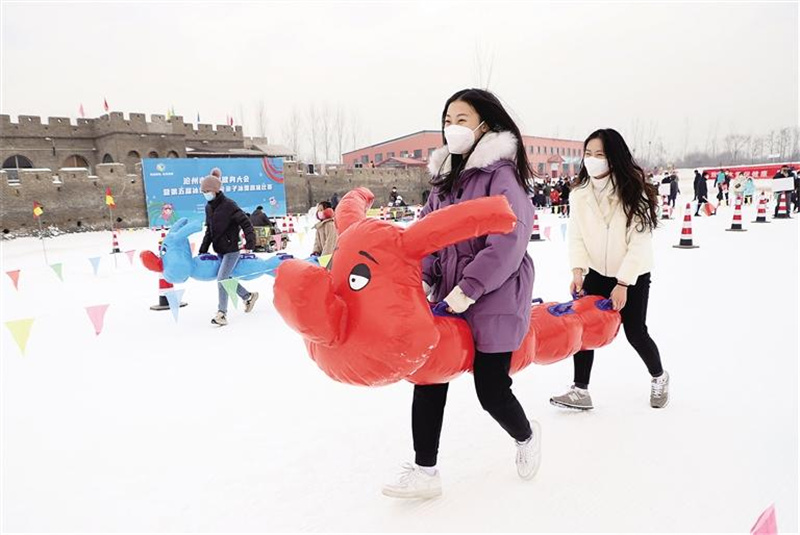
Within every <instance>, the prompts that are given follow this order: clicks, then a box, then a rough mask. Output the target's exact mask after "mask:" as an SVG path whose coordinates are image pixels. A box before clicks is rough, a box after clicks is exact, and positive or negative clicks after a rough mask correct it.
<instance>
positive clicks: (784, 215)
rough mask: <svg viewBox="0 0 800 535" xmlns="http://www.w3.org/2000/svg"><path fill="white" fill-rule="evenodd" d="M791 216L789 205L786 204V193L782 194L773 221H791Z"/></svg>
mask: <svg viewBox="0 0 800 535" xmlns="http://www.w3.org/2000/svg"><path fill="white" fill-rule="evenodd" d="M791 217H792V216H790V215H789V204H788V203H787V202H786V192H785V191H784V192H781V200H780V201H779V202H778V211H777V213H776V214H775V216H774V217H773V218H772V219H791Z"/></svg>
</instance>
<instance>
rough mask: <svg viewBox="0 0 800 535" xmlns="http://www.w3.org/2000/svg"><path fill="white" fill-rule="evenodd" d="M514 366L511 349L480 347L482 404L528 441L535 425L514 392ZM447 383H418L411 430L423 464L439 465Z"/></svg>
mask: <svg viewBox="0 0 800 535" xmlns="http://www.w3.org/2000/svg"><path fill="white" fill-rule="evenodd" d="M510 366H511V353H510V352H509V353H481V352H480V351H477V350H476V351H475V365H474V372H473V373H474V377H475V391H476V392H477V393H478V400H479V401H480V402H481V407H483V408H484V410H486V411H487V412H488V413H489V414H491V415H492V418H494V419H495V420H497V423H499V424H500V426H501V427H502V428H503V429H505V430H506V432H507V433H508V434H509V435H511V436H512V437H513V438H514V439H515V440H518V441H520V442H524V441H525V440H528V438H530V436H531V425H530V422H529V421H528V418H527V416H525V411H524V410H523V409H522V405H520V404H519V401H517V398H516V397H514V393H513V392H511V377H510V376H509V375H508V370H509V369H510ZM447 387H448V383H443V384H438V385H425V386H419V385H417V386H415V387H414V402H413V403H412V405H411V432H412V434H413V435H414V452H415V453H416V459H415V462H416V463H417V464H418V465H419V466H435V465H436V456H437V454H438V453H439V437H440V435H441V434H442V421H443V420H444V406H445V403H446V402H447Z"/></svg>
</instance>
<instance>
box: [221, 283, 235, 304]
mask: <svg viewBox="0 0 800 535" xmlns="http://www.w3.org/2000/svg"><path fill="white" fill-rule="evenodd" d="M220 284H222V287H223V288H225V291H226V292H228V297H230V298H231V302H232V303H233V307H234V308H239V296H238V295H237V294H236V289H237V288H238V287H239V279H225V280H224V281H222V282H221V283H220Z"/></svg>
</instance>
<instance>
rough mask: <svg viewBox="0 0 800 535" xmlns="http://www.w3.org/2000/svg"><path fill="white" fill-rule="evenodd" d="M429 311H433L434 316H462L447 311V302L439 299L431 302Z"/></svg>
mask: <svg viewBox="0 0 800 535" xmlns="http://www.w3.org/2000/svg"><path fill="white" fill-rule="evenodd" d="M431 312H433V315H434V316H439V317H442V318H463V316H462V315H461V314H453V313H451V312H448V311H447V303H445V302H444V301H441V302H439V303H436V304H435V305H434V304H432V303H431Z"/></svg>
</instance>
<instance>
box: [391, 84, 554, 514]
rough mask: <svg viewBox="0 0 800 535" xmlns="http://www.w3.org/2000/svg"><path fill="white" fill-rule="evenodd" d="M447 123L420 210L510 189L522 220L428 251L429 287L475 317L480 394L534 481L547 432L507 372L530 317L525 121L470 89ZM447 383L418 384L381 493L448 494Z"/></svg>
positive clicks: (454, 101) (523, 472) (451, 106)
mask: <svg viewBox="0 0 800 535" xmlns="http://www.w3.org/2000/svg"><path fill="white" fill-rule="evenodd" d="M442 130H443V137H444V141H445V144H446V145H445V146H444V147H442V148H440V149H438V150H437V151H435V152H434V153H433V154H432V155H431V158H430V162H429V165H428V169H429V171H430V172H431V175H432V176H433V179H432V180H431V184H432V186H433V190H432V191H431V194H430V196H429V197H428V202H427V204H426V206H425V208H424V209H423V210H422V217H424V216H425V215H426V214H428V213H430V212H432V211H434V210H439V209H440V208H445V207H447V206H450V205H453V204H459V203H462V202H465V201H469V200H472V199H479V198H481V197H488V196H491V195H505V196H506V198H507V199H508V201H509V203H510V204H511V208H512V210H514V213H515V214H516V215H517V225H516V227H515V228H514V230H513V231H512V232H510V233H509V234H503V235H491V236H482V237H479V238H474V239H471V240H467V241H464V242H461V243H458V244H455V245H452V246H450V247H447V248H445V249H442V250H440V251H438V252H436V253H434V254H432V255H431V256H429V257H428V258H426V259H425V260H424V262H423V273H422V279H423V288H424V290H425V292H426V293H427V294H428V295H429V299H430V300H431V301H433V302H441V301H444V302H445V303H447V309H448V312H450V313H455V314H461V315H463V317H464V319H466V321H467V322H468V323H469V326H470V328H471V330H472V336H473V339H474V341H475V364H474V377H475V390H476V391H477V394H478V399H479V400H480V403H481V406H482V407H483V408H484V409H485V410H486V411H487V412H488V413H489V414H490V415H491V416H492V417H493V418H494V419H495V420H497V422H498V423H499V424H500V426H501V427H502V428H503V429H504V430H505V431H506V432H507V433H508V434H509V435H511V437H512V438H513V439H514V440H515V444H516V450H517V455H516V464H517V472H518V474H519V475H520V477H522V478H523V479H530V478H532V477H533V476H534V475H535V474H536V471H537V470H538V468H539V461H540V458H541V431H540V427H539V424H538V422H536V421H535V420H531V421H528V418H527V417H526V416H525V411H523V409H522V406H521V405H520V403H519V401H517V398H516V397H514V394H513V393H512V392H511V378H510V377H509V367H510V364H511V353H512V352H513V351H514V350H516V349H518V348H519V347H520V345H521V344H522V340H523V338H524V337H525V333H526V332H527V330H528V326H529V323H530V311H531V294H532V292H533V262H532V261H531V258H530V257H529V256H528V254H527V250H526V249H527V245H528V241H529V239H530V235H531V230H532V228H533V206H532V205H531V203H530V201H529V199H528V196H529V194H530V191H531V188H530V184H529V178H530V177H531V175H532V172H531V168H530V164H529V162H528V158H527V156H526V154H525V146H524V144H523V141H522V135H521V134H520V131H519V128H517V126H516V124H514V121H513V120H512V119H511V117H510V116H509V115H508V113H507V112H506V110H505V109H503V106H502V104H501V103H500V101H499V100H498V99H497V97H495V96H494V95H493V94H492V93H490V92H488V91H484V90H481V89H466V90H463V91H459V92H458V93H456V94H455V95H453V96H452V97H450V99H448V101H447V103H446V104H445V107H444V111H443V112H442ZM447 387H448V385H447V384H446V383H445V384H436V385H424V386H415V387H414V401H413V405H412V410H411V427H412V434H413V437H414V451H415V453H416V459H415V463H414V464H405V465H404V466H403V471H402V472H401V474H400V477H399V478H398V480H397V481H396V482H393V483H391V484H388V485H386V486H384V488H383V493H384V494H385V495H387V496H392V497H396V498H432V497H435V496H439V495H440V494H441V493H442V487H441V479H440V477H439V472H438V470H437V469H436V460H437V454H438V449H439V436H440V434H441V431H442V421H443V417H444V406H445V402H446V400H447Z"/></svg>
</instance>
